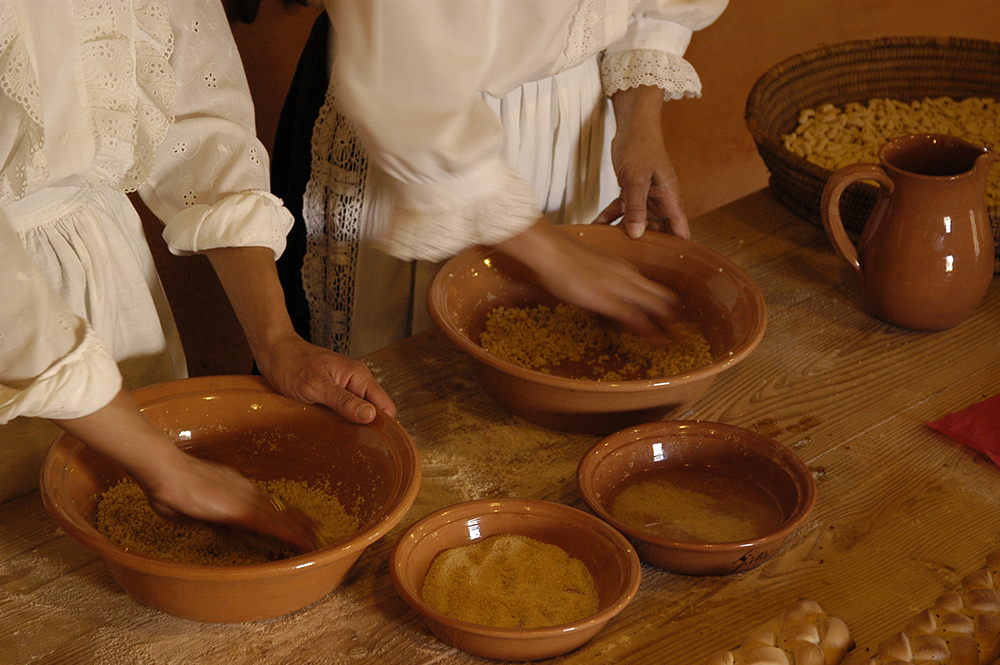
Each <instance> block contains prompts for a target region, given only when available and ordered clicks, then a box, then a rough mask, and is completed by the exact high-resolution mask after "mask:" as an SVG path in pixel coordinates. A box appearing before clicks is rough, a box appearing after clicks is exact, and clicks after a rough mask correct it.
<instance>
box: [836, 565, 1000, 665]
mask: <svg viewBox="0 0 1000 665" xmlns="http://www.w3.org/2000/svg"><path fill="white" fill-rule="evenodd" d="M998 658H1000V550H997V551H994V552H991V553H990V554H988V555H987V557H986V566H985V567H984V568H982V569H980V570H978V571H976V572H975V573H972V574H970V575H967V576H966V577H965V578H964V579H963V580H962V589H961V590H960V591H954V592H949V593H946V594H943V595H941V596H939V597H938V599H937V600H936V601H935V602H934V606H933V607H930V608H928V609H926V610H924V611H923V612H921V613H920V614H918V615H916V616H915V617H914V618H913V620H912V621H910V623H909V625H908V626H907V627H906V629H905V630H903V631H902V632H899V633H896V634H895V635H893V636H892V637H889V638H887V639H885V640H883V641H882V642H881V643H880V644H879V645H878V650H877V651H876V652H875V653H870V652H869V651H868V650H859V651H857V652H855V653H853V654H851V656H850V657H849V658H848V660H847V661H846V662H848V663H850V664H851V665H911V664H912V665H918V664H923V663H928V664H931V663H933V664H935V665H993V664H994V663H996V661H997V659H998Z"/></svg>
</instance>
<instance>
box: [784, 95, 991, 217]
mask: <svg viewBox="0 0 1000 665" xmlns="http://www.w3.org/2000/svg"><path fill="white" fill-rule="evenodd" d="M907 134H950V135H952V136H958V137H960V138H963V139H966V140H967V141H971V142H973V143H977V144H979V145H983V146H986V147H987V148H989V149H990V150H993V151H994V152H1000V103H998V102H997V101H996V100H994V99H989V98H980V97H969V98H967V99H963V100H961V101H956V100H954V99H952V98H951V97H935V98H931V97H925V98H924V99H922V100H915V101H912V102H906V101H900V100H897V99H884V98H874V99H871V100H869V101H868V103H867V104H861V103H859V102H850V103H848V104H845V105H844V107H843V108H840V107H837V106H834V105H833V104H823V105H821V106H819V107H817V108H815V109H803V110H802V111H800V112H799V118H798V124H797V126H796V127H795V129H794V130H792V131H791V132H790V133H788V134H785V135H783V136H782V137H781V138H782V142H783V144H784V146H785V148H786V149H787V150H789V151H791V152H793V153H795V154H796V155H799V156H800V157H803V158H805V159H806V160H808V161H810V162H812V163H813V164H816V165H817V166H821V167H823V168H826V169H830V170H831V171H837V170H838V169H841V168H843V167H845V166H848V165H850V164H856V163H859V162H869V163H878V151H879V149H880V148H881V147H882V146H883V145H884V144H885V143H886V142H887V141H888V140H889V139H893V138H896V137H899V136H905V135H907ZM986 205H987V206H989V207H996V206H1000V169H993V171H992V172H991V174H990V179H989V185H988V187H987V193H986Z"/></svg>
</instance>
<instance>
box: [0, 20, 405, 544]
mask: <svg viewBox="0 0 1000 665" xmlns="http://www.w3.org/2000/svg"><path fill="white" fill-rule="evenodd" d="M0 32H2V35H0V164H2V165H3V166H2V168H0V208H2V211H3V214H2V215H0V231H2V233H0V243H2V246H3V254H4V260H3V261H2V262H0V270H2V271H3V279H4V294H3V297H2V298H0V423H3V424H2V425H0V499H7V498H10V497H13V496H17V495H19V494H22V493H24V492H27V491H30V490H31V489H33V488H34V487H35V486H36V485H37V478H38V470H39V467H40V462H41V458H42V456H43V455H44V453H45V450H46V449H47V447H48V445H49V444H50V443H51V441H52V439H53V438H54V435H55V433H56V431H57V430H55V428H54V427H53V426H52V425H51V423H49V422H48V420H49V419H52V420H55V421H57V422H58V423H60V424H61V425H63V426H64V427H66V428H70V429H71V430H72V431H75V432H78V433H80V434H81V435H82V436H83V437H84V439H85V440H87V441H88V443H91V444H92V445H94V446H95V447H97V448H98V449H100V450H102V451H103V452H105V453H107V454H109V455H110V456H112V457H113V458H115V459H116V460H118V461H120V462H122V464H123V466H125V467H126V469H128V470H129V471H131V472H133V473H134V475H136V476H137V479H138V480H140V481H141V482H143V484H144V487H145V489H146V490H147V494H149V495H150V498H151V500H152V501H153V503H154V505H157V506H158V507H159V508H160V510H161V512H164V513H168V514H169V513H172V512H181V513H185V514H188V515H191V516H194V517H202V518H207V519H218V520H221V521H236V522H240V521H247V520H250V521H251V522H252V521H253V520H254V519H256V518H255V517H254V515H255V514H256V513H257V512H259V511H260V510H263V509H266V505H267V503H266V497H262V496H261V495H260V494H259V493H254V492H252V491H251V490H250V487H251V486H250V484H249V481H246V480H245V479H242V478H241V477H238V476H235V474H232V473H230V472H229V471H228V470H224V469H219V468H217V467H209V466H208V465H204V464H197V463H195V462H193V461H192V460H191V458H189V457H188V456H183V457H177V456H176V455H175V453H174V452H172V446H170V445H169V442H168V441H166V439H165V437H163V436H162V435H161V434H159V433H157V432H153V431H150V430H151V426H150V425H149V424H148V423H145V421H144V420H143V419H142V417H141V416H140V415H139V413H138V411H137V410H136V409H135V406H134V404H132V403H131V402H130V400H128V398H127V395H126V394H125V393H124V392H123V391H127V390H130V389H133V388H136V387H139V386H143V385H148V384H151V383H156V382H160V381H166V380H170V379H177V378H182V377H184V376H186V371H187V370H186V365H185V361H184V354H183V351H182V349H181V345H180V340H179V338H178V335H177V330H176V328H175V326H174V323H173V319H172V316H171V313H170V308H169V306H168V304H167V301H166V298H165V296H164V293H163V289H162V287H161V285H160V282H159V279H158V277H157V275H156V271H155V268H154V265H153V261H152V258H151V255H150V252H149V248H148V246H147V244H146V241H145V236H144V234H143V229H142V225H141V222H140V220H139V217H138V215H137V214H136V212H135V210H134V209H133V207H132V206H131V204H130V202H129V199H128V196H127V193H128V192H132V191H137V192H138V194H139V195H140V196H141V197H142V199H143V200H144V201H145V202H146V204H147V205H148V206H149V208H150V209H151V210H152V211H153V212H154V213H155V214H156V215H157V216H158V217H159V218H160V219H161V220H163V221H164V222H165V230H164V237H165V239H166V241H167V243H168V245H169V246H170V249H171V251H173V252H174V253H177V254H185V253H192V252H203V253H205V254H206V255H208V257H209V259H210V261H211V263H212V265H213V266H214V267H215V269H216V272H217V273H218V275H219V278H220V280H221V282H222V284H223V286H224V288H225V289H226V292H227V294H228V295H229V298H230V300H231V301H232V303H233V306H234V309H235V311H236V313H237V316H238V317H239V320H240V322H241V324H242V325H243V328H244V330H245V332H246V334H247V339H248V341H249V343H250V347H251V350H252V351H253V353H254V358H255V360H256V362H257V364H258V366H259V367H260V369H261V371H262V373H263V374H264V375H265V377H267V378H268V379H269V380H270V381H271V383H272V384H273V385H274V386H275V387H276V388H277V389H278V390H280V391H281V392H283V393H284V394H286V395H289V396H291V397H294V398H297V399H299V400H301V401H304V402H316V403H324V404H327V405H329V406H330V407H332V408H335V409H336V410H338V411H339V412H340V413H342V414H343V415H344V416H345V417H347V418H349V419H351V420H354V421H356V422H368V421H370V420H371V419H372V418H374V415H375V410H374V407H379V408H382V409H384V410H386V411H387V412H389V413H390V414H391V413H394V410H395V407H394V406H393V404H392V401H391V400H390V399H389V397H388V395H387V394H386V393H385V391H384V390H382V389H381V388H380V387H379V386H378V384H377V383H376V382H375V380H374V378H373V377H372V376H371V373H370V372H369V371H368V369H367V367H365V366H364V365H363V364H361V363H359V362H356V361H351V360H349V359H347V358H345V357H343V356H339V355H337V354H334V353H332V352H330V351H328V350H326V349H322V348H319V347H316V346H313V345H310V344H308V343H306V342H305V340H303V339H302V338H301V337H299V336H298V335H296V334H295V333H294V331H293V330H292V326H291V322H290V321H289V319H288V315H287V312H286V311H285V309H284V305H283V301H282V293H281V289H280V285H279V283H278V280H277V275H276V270H275V266H274V258H275V256H277V255H279V254H280V253H281V251H282V250H283V248H284V243H285V233H286V232H287V229H288V226H289V224H290V221H291V216H290V214H289V213H288V211H287V210H286V209H285V208H284V207H283V206H282V204H281V202H280V201H279V200H278V199H276V198H275V197H273V196H272V195H271V194H269V193H268V191H267V190H268V184H269V183H268V168H267V161H266V160H267V156H266V154H265V151H264V148H263V147H262V145H261V144H260V143H259V141H258V140H257V139H256V137H255V134H254V125H253V108H252V102H251V99H250V95H249V91H248V89H247V85H246V80H245V77H244V74H243V70H242V67H241V64H240V61H239V55H238V53H237V50H236V46H235V44H234V43H233V40H232V35H231V34H230V31H229V25H228V21H227V19H226V16H225V14H224V11H223V9H222V6H221V4H219V3H218V2H217V0H142V1H139V0H134V1H133V2H130V1H129V0H123V1H122V2H114V3H107V2H101V1H99V0H47V1H46V2H39V1H38V0H0ZM15 243H19V245H17V246H15ZM26 257H27V258H26ZM15 296H16V297H15ZM165 444H166V445H165ZM258 517H259V515H258ZM265 526H266V525H265Z"/></svg>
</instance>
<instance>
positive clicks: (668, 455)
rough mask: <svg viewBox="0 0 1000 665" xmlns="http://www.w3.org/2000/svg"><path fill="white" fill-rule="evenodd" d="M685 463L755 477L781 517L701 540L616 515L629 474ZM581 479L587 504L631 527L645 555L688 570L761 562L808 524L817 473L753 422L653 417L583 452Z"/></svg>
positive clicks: (706, 571) (627, 530)
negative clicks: (748, 533)
mask: <svg viewBox="0 0 1000 665" xmlns="http://www.w3.org/2000/svg"><path fill="white" fill-rule="evenodd" d="M683 467H689V468H690V467H696V468H699V469H708V470H710V471H711V472H713V473H717V474H718V478H720V479H723V480H725V479H729V478H733V479H751V480H752V481H753V482H754V483H755V484H756V485H758V486H760V487H761V488H763V489H764V490H766V492H767V493H768V494H769V495H770V497H772V498H773V500H774V501H775V502H776V504H777V505H778V506H779V507H780V524H779V525H778V526H777V527H776V528H774V529H773V530H771V531H770V532H768V533H765V534H761V535H759V536H756V537H753V538H749V539H745V540H737V541H732V542H700V541H693V540H677V539H671V538H664V537H660V536H657V535H654V534H652V533H650V532H648V531H644V530H641V529H638V528H634V527H633V526H630V525H628V524H625V523H623V522H622V521H621V520H619V519H618V518H617V517H616V516H615V514H614V513H613V509H612V506H613V502H614V499H615V498H616V497H617V495H618V492H619V491H620V489H621V488H622V487H623V486H625V485H626V484H627V483H628V481H629V480H630V479H632V478H634V477H635V476H637V475H639V474H643V473H646V472H649V471H655V470H665V469H678V468H683ZM577 480H578V485H579V488H580V493H581V494H582V496H583V498H584V500H585V501H586V502H587V505H588V506H590V508H591V509H592V510H593V511H594V512H595V513H596V514H597V515H599V516H600V517H601V518H602V519H604V520H605V521H607V522H608V523H609V524H611V525H612V526H614V527H615V528H616V529H618V530H619V531H620V532H622V533H623V534H625V535H626V536H627V537H628V538H629V540H630V541H631V542H632V543H633V545H635V547H636V550H637V551H638V552H639V556H640V558H641V559H642V560H643V561H644V562H645V563H649V564H651V565H655V566H657V567H659V568H663V569H665V570H668V571H671V572H676V573H682V574H689V575H721V574H730V573H735V572H742V571H746V570H750V569H751V568H754V567H756V566H759V565H761V564H762V563H764V562H765V561H767V560H768V559H770V558H771V557H772V556H774V554H776V553H777V551H778V550H779V549H780V547H781V545H782V544H783V543H784V541H785V539H786V538H787V537H788V536H789V535H791V534H792V533H793V532H795V531H796V530H797V529H798V528H799V527H801V526H802V524H803V523H804V522H805V520H806V519H807V518H808V516H809V514H810V513H811V511H812V509H813V507H814V506H815V503H816V483H815V479H814V478H813V476H812V473H811V472H810V471H809V468H808V467H807V466H806V465H805V463H804V462H802V460H801V459H799V457H798V456H797V455H795V454H794V452H792V451H791V450H790V449H788V448H786V447H785V446H782V445H781V444H779V443H777V442H776V441H774V440H773V439H770V438H769V437H765V436H763V435H761V434H758V433H756V432H753V431H751V430H746V429H743V428H740V427H734V426H732V425H726V424H723V423H713V422H707V421H671V422H663V423H649V424H645V425H640V426H637V427H634V428H629V429H627V430H623V431H621V432H617V433H615V434H613V435H611V436H609V437H606V438H605V439H603V440H602V441H600V442H599V443H598V444H596V445H595V446H594V447H593V448H592V449H591V450H589V451H588V452H587V453H586V454H585V455H584V457H583V458H582V459H581V460H580V464H579V466H578V469H577ZM750 509H753V508H750ZM745 517H747V518H748V519H749V518H753V517H755V515H752V514H747V515H745Z"/></svg>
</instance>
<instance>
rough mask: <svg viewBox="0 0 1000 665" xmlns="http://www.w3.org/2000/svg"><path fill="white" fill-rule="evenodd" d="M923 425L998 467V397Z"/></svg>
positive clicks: (999, 419) (999, 434)
mask: <svg viewBox="0 0 1000 665" xmlns="http://www.w3.org/2000/svg"><path fill="white" fill-rule="evenodd" d="M927 425H929V426H930V427H933V428H934V429H936V430H937V431H939V432H941V433H942V434H944V435H945V436H947V437H949V438H952V439H954V440H955V441H958V442H959V443H964V444H965V445H967V446H969V447H970V448H975V449H976V450H978V451H979V452H981V453H983V454H984V455H986V456H987V457H989V458H990V459H991V460H993V461H994V462H995V463H997V464H1000V395H994V396H993V397H990V398H989V399H986V400H983V401H982V402H977V403H976V404H973V405H972V406H970V407H968V408H965V409H962V410H961V411H956V412H955V413H949V414H948V415H947V416H945V417H944V418H941V419H940V420H935V421H934V422H929V423H927Z"/></svg>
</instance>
